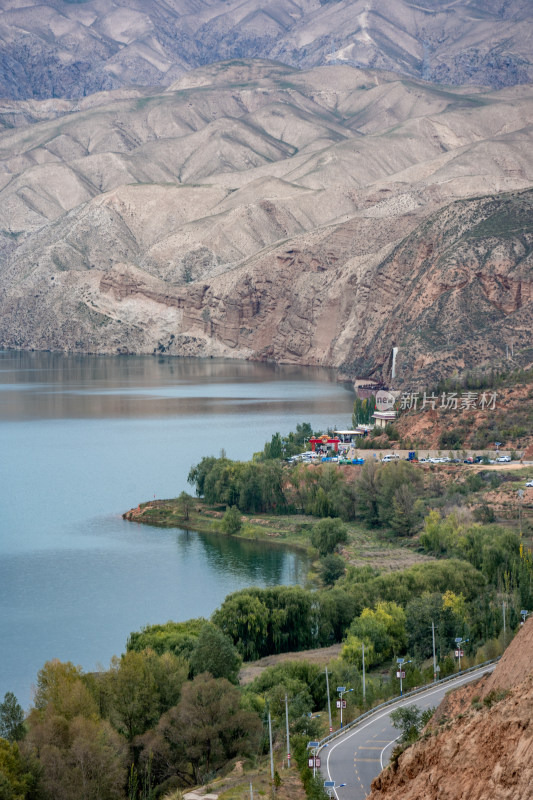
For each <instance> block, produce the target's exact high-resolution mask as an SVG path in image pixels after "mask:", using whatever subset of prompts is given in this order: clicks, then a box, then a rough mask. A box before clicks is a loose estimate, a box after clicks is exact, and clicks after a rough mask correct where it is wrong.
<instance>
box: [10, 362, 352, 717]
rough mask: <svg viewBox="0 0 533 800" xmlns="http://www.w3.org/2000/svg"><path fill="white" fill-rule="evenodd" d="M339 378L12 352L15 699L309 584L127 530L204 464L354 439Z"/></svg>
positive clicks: (242, 550) (270, 555) (229, 546)
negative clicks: (48, 670) (311, 442)
mask: <svg viewBox="0 0 533 800" xmlns="http://www.w3.org/2000/svg"><path fill="white" fill-rule="evenodd" d="M353 400H354V395H353V392H352V391H351V387H347V386H346V385H344V384H339V383H338V382H337V381H336V379H335V375H334V374H333V373H331V372H329V371H327V370H318V369H317V370H315V369H302V368H293V367H276V366H273V365H266V364H252V363H247V362H240V361H224V360H216V359H207V360H193V359H169V358H151V357H125V358H123V357H120V358H106V357H90V356H62V355H56V354H50V353H12V352H7V353H1V352H0V501H1V505H0V508H1V511H0V647H1V657H0V699H1V698H3V696H4V693H5V692H6V691H13V692H14V693H15V694H16V695H17V697H18V699H19V701H20V702H21V703H22V705H23V706H24V707H25V708H27V707H29V705H30V702H31V687H32V684H33V683H34V681H35V678H36V675H37V671H38V670H39V669H40V668H41V667H42V666H43V664H44V662H45V661H46V660H48V659H50V658H59V659H61V660H64V661H67V660H69V661H73V662H74V663H75V664H80V665H81V666H82V667H83V668H84V669H87V670H90V669H95V668H96V667H97V666H98V665H100V664H102V665H103V666H104V667H107V666H108V664H109V659H110V658H111V656H112V655H114V654H119V653H121V652H123V651H124V649H125V644H126V640H127V637H128V634H129V633H130V632H131V631H132V630H138V629H139V628H141V627H142V626H143V625H146V624H152V623H156V622H166V621H167V620H169V619H174V620H185V619H188V618H190V617H198V616H206V617H208V616H210V614H211V613H212V612H213V611H214V610H215V608H216V607H217V606H219V605H220V603H221V602H222V600H223V599H224V597H225V596H226V595H227V594H228V593H229V592H232V591H235V590H237V589H239V588H242V587H244V586H251V585H259V586H265V585H273V584H278V583H286V584H289V583H303V582H304V581H305V576H306V574H307V570H308V562H307V559H306V557H305V556H304V555H302V554H301V553H298V552H294V551H289V550H287V549H284V548H281V547H276V546H269V545H264V544H260V543H253V542H240V541H238V540H235V539H226V538H224V537H216V536H205V535H200V534H196V533H190V532H189V533H187V532H186V531H183V530H180V529H172V530H162V529H158V528H149V527H147V526H141V525H135V524H133V523H128V522H124V521H123V520H122V518H121V514H122V513H123V512H124V511H126V510H127V509H129V508H131V507H133V506H136V505H137V503H138V502H140V501H143V500H149V499H151V498H153V497H154V496H156V497H175V496H176V495H178V494H179V493H180V491H182V490H183V489H185V490H189V491H192V489H191V487H190V486H188V485H187V474H188V472H189V469H190V467H191V466H192V465H193V464H195V463H197V462H198V461H199V460H200V458H201V457H202V456H204V455H219V454H220V451H221V449H222V448H224V450H225V451H226V453H227V455H228V456H229V457H230V458H236V459H246V458H249V457H251V455H252V453H253V452H254V451H257V450H260V449H261V448H262V447H263V444H264V442H265V441H266V440H267V439H270V437H271V435H272V433H274V432H276V431H279V432H280V433H282V434H285V433H288V432H289V431H290V430H293V429H294V428H295V427H296V424H297V423H298V422H303V421H308V422H310V423H311V424H312V425H313V428H314V429H325V428H326V427H328V426H339V427H340V426H342V427H346V425H348V424H349V422H350V420H351V412H352V406H353Z"/></svg>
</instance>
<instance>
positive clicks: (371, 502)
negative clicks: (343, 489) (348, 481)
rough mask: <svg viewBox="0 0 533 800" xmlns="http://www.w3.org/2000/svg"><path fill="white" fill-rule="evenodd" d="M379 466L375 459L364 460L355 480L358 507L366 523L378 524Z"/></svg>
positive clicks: (369, 524) (370, 524) (371, 525)
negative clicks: (359, 473)
mask: <svg viewBox="0 0 533 800" xmlns="http://www.w3.org/2000/svg"><path fill="white" fill-rule="evenodd" d="M378 475H379V467H378V465H377V464H376V463H375V461H366V462H365V464H364V466H363V469H362V470H361V475H360V476H359V479H358V480H357V482H356V492H357V498H358V509H359V513H360V514H361V516H362V518H363V520H364V521H365V522H366V524H367V525H368V526H369V527H371V528H373V527H376V526H377V525H379V521H380V516H379V506H380V503H379V480H378Z"/></svg>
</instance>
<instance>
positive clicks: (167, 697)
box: [145, 650, 189, 714]
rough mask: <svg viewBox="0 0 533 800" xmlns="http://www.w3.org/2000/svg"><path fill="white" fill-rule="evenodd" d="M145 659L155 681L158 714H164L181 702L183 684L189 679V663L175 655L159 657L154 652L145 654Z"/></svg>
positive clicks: (167, 654)
mask: <svg viewBox="0 0 533 800" xmlns="http://www.w3.org/2000/svg"><path fill="white" fill-rule="evenodd" d="M145 659H146V665H147V667H148V670H149V671H150V672H151V674H152V676H153V678H154V681H155V688H156V691H157V695H158V699H159V709H158V714H164V713H165V711H168V709H169V708H172V706H175V705H177V704H178V702H179V699H180V697H181V690H182V687H183V684H184V683H185V681H186V680H187V678H188V677H189V662H188V661H187V660H186V659H185V658H183V657H181V656H176V655H174V653H170V652H167V653H162V655H158V654H157V653H155V652H154V651H153V650H148V651H146V652H145Z"/></svg>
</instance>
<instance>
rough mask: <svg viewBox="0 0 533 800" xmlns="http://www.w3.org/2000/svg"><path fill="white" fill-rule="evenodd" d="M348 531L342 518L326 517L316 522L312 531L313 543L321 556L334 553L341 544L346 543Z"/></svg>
mask: <svg viewBox="0 0 533 800" xmlns="http://www.w3.org/2000/svg"><path fill="white" fill-rule="evenodd" d="M347 541H348V532H347V530H346V527H345V526H344V525H343V524H342V522H341V520H340V519H332V518H331V517H326V518H325V519H321V520H320V521H319V522H316V523H315V524H314V525H313V530H312V531H311V544H312V545H313V547H316V549H317V550H318V552H319V553H320V555H321V556H325V555H327V554H328V553H333V552H334V550H335V548H336V547H338V545H339V544H346V542H347Z"/></svg>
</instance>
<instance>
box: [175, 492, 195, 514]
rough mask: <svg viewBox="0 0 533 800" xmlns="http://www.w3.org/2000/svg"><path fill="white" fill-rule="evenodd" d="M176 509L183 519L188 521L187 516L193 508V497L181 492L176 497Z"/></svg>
mask: <svg viewBox="0 0 533 800" xmlns="http://www.w3.org/2000/svg"><path fill="white" fill-rule="evenodd" d="M178 508H179V510H180V512H181V513H182V514H183V516H184V517H185V519H189V514H190V513H191V511H192V510H193V508H194V497H191V495H190V494H187V492H181V494H180V496H179V497H178Z"/></svg>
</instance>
